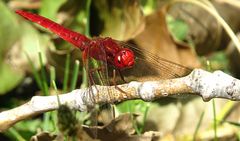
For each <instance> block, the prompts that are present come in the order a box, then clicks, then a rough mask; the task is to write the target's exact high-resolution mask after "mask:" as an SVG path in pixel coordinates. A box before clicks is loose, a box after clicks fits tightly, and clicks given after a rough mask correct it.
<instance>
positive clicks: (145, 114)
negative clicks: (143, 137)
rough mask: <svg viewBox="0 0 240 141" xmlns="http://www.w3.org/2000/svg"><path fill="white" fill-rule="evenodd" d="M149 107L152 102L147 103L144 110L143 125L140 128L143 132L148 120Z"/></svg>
mask: <svg viewBox="0 0 240 141" xmlns="http://www.w3.org/2000/svg"><path fill="white" fill-rule="evenodd" d="M149 107H150V103H147V106H146V108H145V110H144V115H143V121H142V123H143V125H142V127H141V128H140V133H142V132H143V129H144V127H145V123H146V120H147V114H148V111H149Z"/></svg>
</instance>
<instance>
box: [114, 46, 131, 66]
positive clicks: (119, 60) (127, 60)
mask: <svg viewBox="0 0 240 141" xmlns="http://www.w3.org/2000/svg"><path fill="white" fill-rule="evenodd" d="M114 65H115V66H116V67H117V68H119V69H124V68H130V67H132V66H133V65H134V53H133V51H132V50H130V49H126V48H124V49H122V50H120V51H119V52H118V53H117V54H116V56H115V58H114Z"/></svg>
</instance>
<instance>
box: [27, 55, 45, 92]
mask: <svg viewBox="0 0 240 141" xmlns="http://www.w3.org/2000/svg"><path fill="white" fill-rule="evenodd" d="M25 55H26V57H27V60H28V63H29V64H30V66H31V68H32V71H33V77H34V78H35V80H36V82H37V85H38V87H39V88H40V89H41V90H42V91H43V87H42V80H41V77H40V75H39V74H38V71H37V68H36V67H35V66H34V64H33V62H32V60H31V58H30V57H29V55H28V54H27V53H26V52H25Z"/></svg>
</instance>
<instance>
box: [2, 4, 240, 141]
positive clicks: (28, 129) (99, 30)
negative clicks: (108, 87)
mask: <svg viewBox="0 0 240 141" xmlns="http://www.w3.org/2000/svg"><path fill="white" fill-rule="evenodd" d="M203 1H204V0H203ZM170 2H171V1H170V0H125V1H121V0H114V1H112V0H81V1H77V0H58V1H56V0H55V1H54V0H2V1H0V11H1V12H0V18H1V22H0V103H1V111H3V110H6V109H10V108H14V107H16V106H19V105H21V104H23V103H25V102H26V101H27V100H29V99H30V98H31V97H32V96H34V95H50V94H55V93H56V91H57V90H56V88H54V86H53V84H52V83H50V82H52V81H54V82H56V86H57V88H58V91H59V93H61V92H67V91H71V90H73V89H75V88H80V87H81V86H84V85H85V84H84V83H86V82H85V81H84V79H85V78H84V77H86V76H85V74H84V72H83V65H82V63H81V52H80V51H79V50H77V49H73V47H72V46H71V45H70V44H69V43H67V42H65V41H62V40H61V39H59V38H58V37H57V36H56V35H54V34H52V33H51V32H49V31H48V30H46V29H44V28H42V27H40V26H38V25H36V24H32V23H30V22H28V21H26V20H24V19H23V18H21V17H20V16H18V15H16V14H15V12H14V11H15V10H17V9H24V10H27V11H31V12H34V13H37V14H39V15H42V16H44V17H47V18H49V19H52V20H53V21H56V22H58V23H60V24H62V25H64V26H65V27H68V28H70V29H72V30H74V31H77V32H80V33H82V34H85V35H86V36H88V37H95V36H103V37H105V36H110V37H113V38H115V39H118V40H122V41H131V42H134V43H136V44H137V45H138V46H139V47H142V48H145V49H147V50H149V51H150V52H153V53H155V54H157V55H159V56H161V57H164V58H166V59H169V60H171V61H174V62H177V63H180V64H183V65H185V66H188V67H192V68H195V67H202V68H210V70H211V71H212V70H224V71H225V72H228V73H232V75H235V76H236V77H239V74H240V73H239V70H240V67H238V66H240V65H238V64H239V61H238V60H239V57H240V56H239V52H238V51H236V49H235V47H234V45H233V44H232V43H231V41H230V39H229V37H228V36H227V34H226V32H225V31H224V29H223V28H222V27H221V25H220V24H219V22H217V21H216V19H215V18H214V17H213V16H211V15H210V14H209V13H208V12H206V11H204V10H203V9H201V8H199V7H198V6H196V5H192V4H187V3H174V4H172V5H169V3H170ZM208 2H209V1H208ZM211 4H213V5H214V6H215V7H216V9H217V11H218V12H219V13H220V14H221V16H222V17H223V18H224V19H225V20H226V22H227V23H228V24H229V26H230V27H231V28H232V29H233V31H234V32H235V33H237V32H238V31H239V27H240V26H239V25H240V18H239V16H238V15H237V13H238V12H239V11H240V7H238V5H237V4H239V2H237V1H235V0H231V1H228V2H225V1H224V2H220V0H213V1H211ZM166 7H167V8H166ZM206 15H207V16H206ZM209 62H210V63H209ZM214 105H215V106H212V103H211V102H209V103H204V102H202V100H201V99H200V98H196V97H194V98H192V97H190V98H183V99H173V98H164V99H161V100H159V101H156V102H154V103H151V104H150V103H147V102H143V101H140V100H138V101H128V102H124V103H121V104H119V105H118V106H117V113H118V114H121V113H125V112H130V113H134V114H136V115H137V116H136V117H137V121H136V123H134V125H133V126H134V129H135V131H136V133H137V134H138V135H139V137H144V134H143V133H144V132H148V131H158V132H157V133H160V134H161V138H159V140H161V139H162V140H164V139H166V140H192V139H199V140H212V139H214V138H215V139H216V138H217V137H218V138H220V139H223V140H226V139H232V140H238V139H239V131H238V130H237V129H238V128H239V125H238V124H236V123H237V122H238V121H239V117H240V115H239V114H238V113H239V112H238V110H239V104H238V103H237V102H229V101H226V100H217V101H216V102H215V103H214ZM212 108H213V109H214V110H213V109H212ZM201 111H202V112H201ZM78 114H79V113H78ZM70 115H71V114H70ZM149 115H150V116H149ZM86 116H87V114H85V115H84V114H82V113H81V114H79V115H78V117H79V118H80V121H81V122H80V123H83V122H84V120H85V119H86ZM123 119H124V118H123ZM57 121H58V119H57V114H56V112H55V111H54V112H48V113H45V114H43V115H39V116H37V117H34V118H32V119H29V120H25V121H22V122H19V123H18V124H16V125H15V126H13V127H12V128H10V129H9V130H8V131H6V132H4V133H1V134H0V139H2V140H29V139H30V138H31V137H33V136H34V135H35V137H39V135H43V136H44V137H49V139H48V140H51V139H52V138H55V136H54V135H58V133H59V132H60V131H59V129H58V126H57V124H58V123H57ZM216 121H217V122H216ZM128 124H130V123H128ZM213 125H217V126H218V128H214V127H215V126H213ZM69 128H70V127H69ZM74 128H77V127H75V126H74ZM60 130H61V129H60ZM69 130H70V129H69ZM226 130H228V132H227V133H226V134H222V133H223V132H224V131H226ZM70 131H71V130H70ZM213 131H214V132H215V134H214V133H213ZM43 133H47V134H43ZM216 133H217V134H216ZM214 135H215V136H214ZM220 135H222V136H220ZM62 138H63V139H65V140H68V139H69V138H68V137H66V136H64V137H62ZM103 138H104V137H103ZM116 138H117V135H116Z"/></svg>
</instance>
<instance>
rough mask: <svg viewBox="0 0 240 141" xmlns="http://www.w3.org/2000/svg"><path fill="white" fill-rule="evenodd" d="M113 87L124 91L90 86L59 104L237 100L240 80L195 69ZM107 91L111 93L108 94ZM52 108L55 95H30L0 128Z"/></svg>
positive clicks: (0, 119) (0, 118)
mask: <svg viewBox="0 0 240 141" xmlns="http://www.w3.org/2000/svg"><path fill="white" fill-rule="evenodd" d="M117 87H118V88H120V89H121V90H123V91H124V92H121V91H119V90H118V89H116V87H115V86H96V87H95V86H94V87H90V88H87V89H77V90H74V91H72V92H70V93H66V94H61V95H59V98H60V102H61V104H66V105H68V106H69V107H70V108H72V109H77V110H79V111H86V110H87V109H88V108H89V107H92V106H93V105H94V104H95V103H97V104H103V103H115V102H122V101H125V100H130V99H142V100H144V101H152V100H155V99H158V98H161V97H166V96H175V97H176V96H181V95H186V94H191V95H199V96H202V98H203V100H204V101H208V100H210V99H211V98H226V99H230V100H240V81H239V80H238V79H235V78H233V77H231V76H229V75H227V74H225V73H223V72H221V71H215V72H213V73H210V72H206V71H204V70H200V69H195V70H193V71H192V73H191V74H189V75H188V76H185V77H182V78H176V79H168V80H161V81H146V82H130V83H128V84H123V85H118V86H117ZM89 92H91V94H89ZM109 92H110V93H111V94H112V95H109ZM56 109H58V102H57V96H34V97H33V98H32V99H31V100H30V101H29V102H27V103H26V104H24V105H21V106H19V107H16V108H14V109H11V110H8V111H4V112H1V113H0V131H4V130H6V129H8V128H9V127H11V126H12V125H13V124H15V123H16V122H18V121H21V120H24V119H26V118H29V117H32V116H34V115H37V114H41V113H44V112H47V111H51V110H56Z"/></svg>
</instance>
